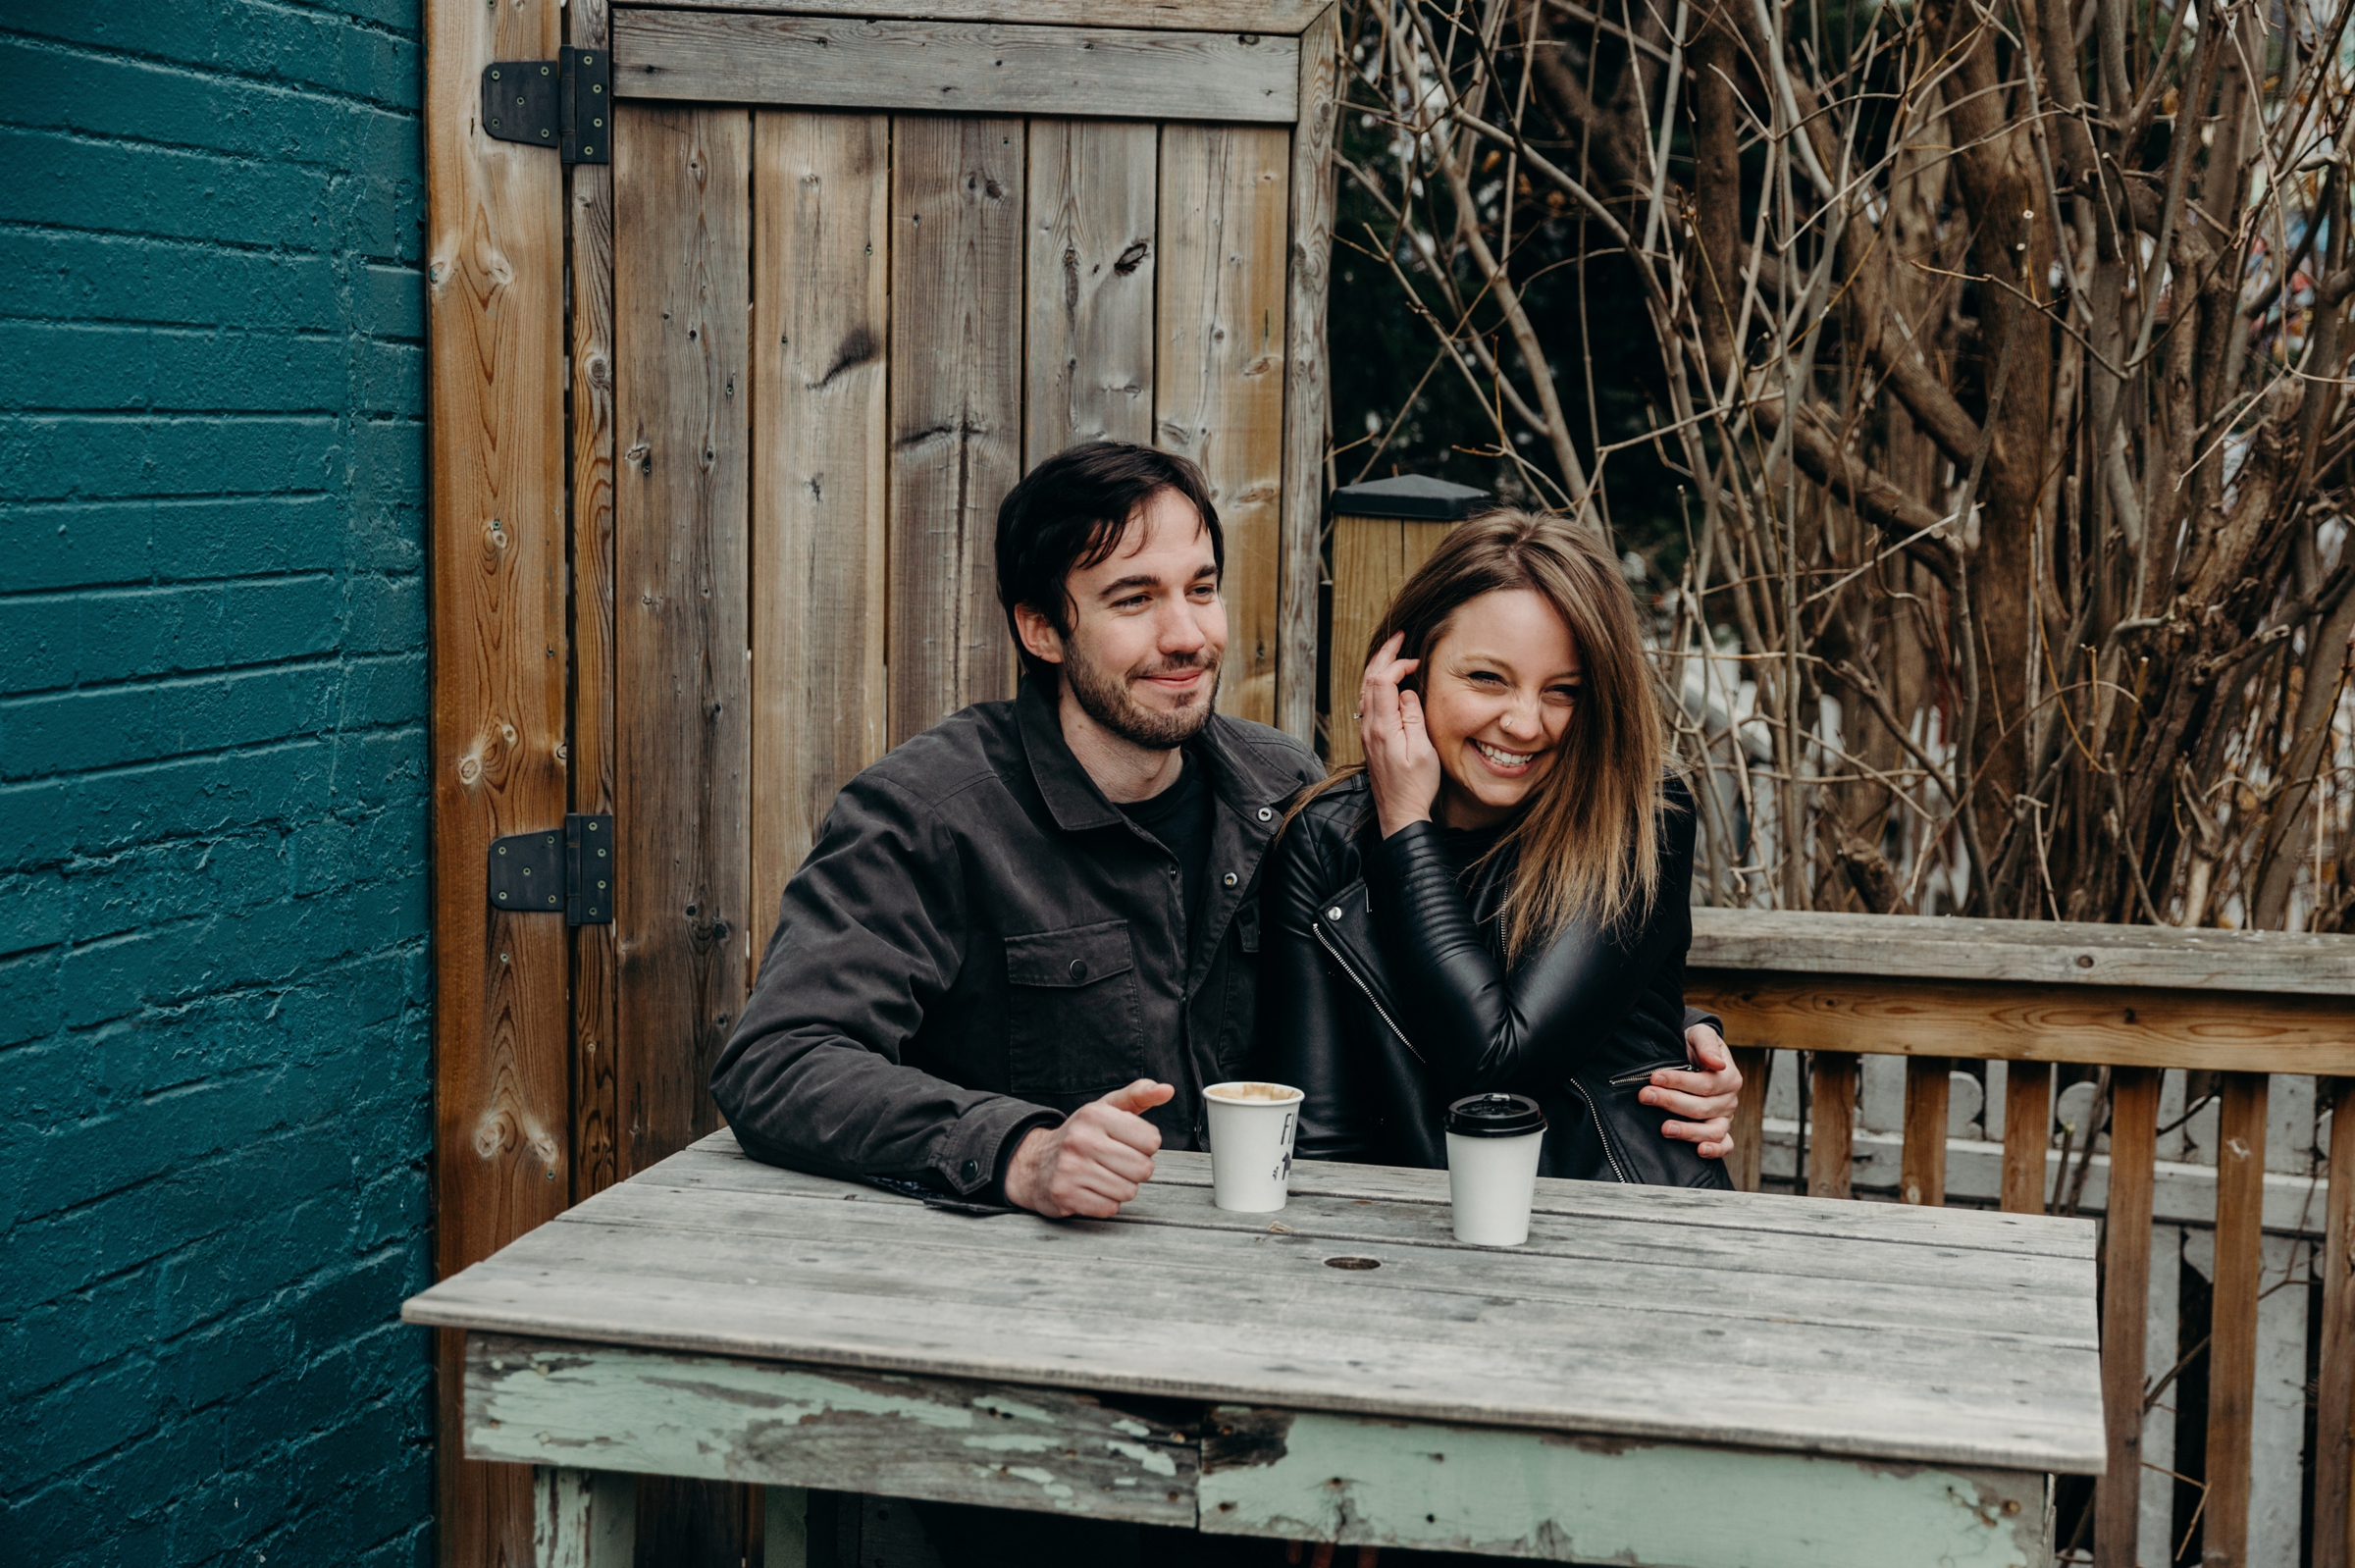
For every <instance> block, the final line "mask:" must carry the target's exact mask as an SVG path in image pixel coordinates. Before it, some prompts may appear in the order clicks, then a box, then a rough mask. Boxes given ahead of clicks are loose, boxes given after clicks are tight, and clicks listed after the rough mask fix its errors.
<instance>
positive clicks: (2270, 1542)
mask: <svg viewBox="0 0 2355 1568" xmlns="http://www.w3.org/2000/svg"><path fill="white" fill-rule="evenodd" d="M2313 1248H2314V1244H2313V1243H2312V1242H2310V1241H2305V1240H2300V1239H2293V1238H2291V1237H2289V1236H2267V1237H2266V1238H2265V1241H2264V1258H2265V1275H2264V1283H2263V1284H2262V1285H2261V1286H2260V1292H2261V1293H2260V1295H2259V1297H2258V1301H2257V1380H2256V1385H2255V1388H2254V1399H2253V1403H2252V1408H2251V1412H2250V1420H2249V1549H2248V1555H2247V1556H2246V1557H2245V1558H2244V1559H2243V1561H2245V1562H2247V1563H2249V1564H2251V1565H2252V1568H2254V1565H2256V1564H2259V1563H2276V1562H2277V1563H2289V1564H2294V1563H2296V1562H2297V1560H2298V1533H2299V1518H2298V1516H2299V1511H2300V1507H2301V1501H2302V1499H2301V1497H2300V1492H2301V1490H2302V1488H2301V1486H2300V1483H2301V1481H2302V1480H2303V1472H2304V1459H2305V1447H2306V1316H2307V1310H2308V1308H2309V1306H2310V1305H2311V1299H2310V1291H2309V1288H2308V1285H2307V1281H2308V1279H2309V1278H2311V1276H2310V1274H2309V1272H2308V1271H2309V1269H2310V1267H2311V1260H2312V1258H2313Z"/></svg>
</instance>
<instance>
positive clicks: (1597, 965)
mask: <svg viewBox="0 0 2355 1568" xmlns="http://www.w3.org/2000/svg"><path fill="white" fill-rule="evenodd" d="M1666 796H1667V806H1666V809H1665V810H1662V811H1661V812H1660V817H1659V829H1660V831H1659V843H1660V882H1659V895H1658V897H1657V898H1656V899H1655V900H1654V901H1653V906H1652V910H1651V913H1650V915H1649V916H1648V918H1647V919H1646V920H1645V922H1644V924H1643V925H1642V926H1641V927H1640V928H1639V929H1637V930H1635V931H1632V932H1627V933H1623V934H1622V935H1620V936H1618V937H1616V938H1614V937H1612V936H1609V935H1606V934H1604V933H1602V932H1600V931H1598V930H1597V929H1596V927H1595V926H1594V925H1593V923H1592V922H1589V921H1584V920H1573V921H1572V922H1571V923H1570V924H1569V925H1567V926H1565V927H1564V928H1563V929H1562V930H1561V931H1560V932H1559V933H1558V934H1557V935H1556V936H1555V937H1554V938H1553V940H1552V941H1551V942H1550V943H1548V944H1547V945H1546V946H1545V948H1544V951H1543V952H1539V953H1533V954H1530V955H1528V956H1527V957H1525V958H1524V959H1523V960H1522V962H1521V964H1520V965H1519V967H1516V968H1514V969H1512V970H1511V971H1509V972H1508V971H1507V970H1506V969H1505V967H1504V966H1503V965H1501V964H1499V963H1498V962H1497V960H1496V959H1495V958H1494V957H1493V956H1492V955H1491V953H1490V951H1489V946H1488V943H1487V942H1486V941H1485V940H1484V939H1483V938H1482V935H1481V932H1480V928H1479V925H1478V923H1477V922H1476V921H1475V920H1474V918H1473V915H1472V908H1471V904H1470V901H1469V900H1468V899H1466V897H1465V896H1464V891H1463V889H1462V888H1461V887H1460V886H1459V885H1458V884H1457V882H1456V878H1455V875H1454V872H1453V871H1452V870H1451V869H1450V868H1449V866H1448V863H1447V861H1446V857H1445V855H1444V854H1443V853H1442V851H1441V849H1440V847H1439V833H1438V830H1437V829H1436V828H1434V827H1432V826H1431V825H1430V824H1429V823H1426V822H1417V823H1412V824H1410V825H1409V826H1407V827H1405V828H1403V829H1401V830H1400V831H1398V832H1396V833H1393V834H1391V835H1390V836H1389V837H1388V838H1387V839H1384V840H1383V841H1382V842H1381V843H1380V844H1378V845H1376V846H1375V847H1374V850H1373V852H1372V853H1371V854H1370V855H1369V856H1368V857H1367V864H1366V879H1367V883H1368V891H1369V893H1370V895H1371V899H1372V903H1373V906H1374V910H1375V912H1376V918H1375V921H1374V928H1375V933H1376V939H1377V940H1378V941H1380V942H1381V943H1382V950H1383V958H1384V960H1385V961H1386V962H1387V964H1388V965H1389V966H1390V970H1391V973H1392V975H1393V976H1394V977H1395V981H1396V987H1397V991H1398V997H1399V1005H1400V1006H1401V1007H1402V1008H1403V1009H1404V1010H1405V1011H1406V1013H1407V1015H1408V1018H1407V1020H1406V1021H1407V1027H1408V1028H1409V1029H1410V1030H1412V1031H1413V1033H1414V1037H1415V1041H1416V1044H1417V1045H1418V1046H1419V1047H1420V1048H1421V1049H1422V1051H1423V1054H1424V1057H1425V1060H1426V1061H1427V1062H1428V1063H1429V1065H1430V1070H1431V1072H1432V1074H1433V1076H1434V1078H1435V1080H1437V1081H1438V1083H1439V1085H1440V1086H1442V1087H1443V1089H1444V1092H1445V1093H1446V1094H1447V1095H1449V1096H1451V1097H1452V1096H1455V1095H1461V1094H1478V1093H1482V1092H1485V1091H1488V1090H1491V1089H1498V1088H1503V1087H1506V1086H1508V1085H1512V1084H1519V1083H1528V1082H1534V1081H1558V1080H1559V1079H1561V1078H1562V1077H1564V1076H1565V1075H1567V1074H1568V1073H1569V1072H1571V1071H1577V1070H1580V1069H1582V1068H1594V1067H1596V1066H1598V1065H1601V1064H1598V1063H1596V1062H1595V1061H1592V1060H1590V1059H1589V1053H1590V1052H1591V1051H1592V1050H1594V1049H1595V1048H1597V1047H1600V1046H1602V1045H1603V1044H1604V1042H1605V1041H1607V1040H1608V1039H1609V1037H1610V1036H1611V1034H1612V1033H1613V1031H1614V1030H1615V1029H1617V1027H1618V1025H1619V1023H1620V1021H1621V1020H1622V1019H1625V1018H1626V1016H1627V1014H1628V1013H1629V1011H1630V1010H1631V1009H1632V1008H1634V1007H1635V1005H1636V1004H1637V1002H1638V1001H1639V1000H1640V999H1641V998H1642V997H1643V996H1644V994H1645V992H1646V991H1647V990H1648V989H1649V988H1651V987H1652V986H1653V984H1654V983H1655V982H1656V981H1659V980H1660V979H1662V978H1663V976H1664V971H1675V972H1677V973H1678V974H1680V975H1681V969H1682V965H1683V959H1684V953H1685V950H1686V948H1687V947H1689V946H1690V945H1691V942H1692V930H1693V920H1692V911H1691V906H1690V899H1691V891H1690V890H1691V885H1692V874H1693V870H1692V868H1693V812H1692V809H1691V807H1690V805H1689V804H1688V803H1689V800H1690V797H1689V796H1688V795H1687V794H1686V792H1685V790H1684V786H1683V784H1682V783H1681V782H1680V781H1677V780H1674V779H1671V780H1670V781H1669V784H1668V786H1667V790H1666ZM1677 984H1678V987H1679V989H1680V991H1681V985H1682V982H1681V978H1680V979H1679V980H1678V981H1677ZM1678 1051H1679V1054H1681V1053H1682V1046H1681V1043H1680V1045H1679V1047H1678ZM1632 1065H1641V1064H1632ZM1612 1066H1613V1068H1614V1070H1616V1068H1617V1067H1618V1066H1622V1065H1621V1064H1613V1065H1612Z"/></svg>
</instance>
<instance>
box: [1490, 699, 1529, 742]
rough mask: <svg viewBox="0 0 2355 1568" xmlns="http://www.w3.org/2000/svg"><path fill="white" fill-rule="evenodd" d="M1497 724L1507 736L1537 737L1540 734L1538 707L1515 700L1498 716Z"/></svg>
mask: <svg viewBox="0 0 2355 1568" xmlns="http://www.w3.org/2000/svg"><path fill="white" fill-rule="evenodd" d="M1496 723H1497V727H1498V728H1500V729H1502V730H1503V731H1504V732H1505V733H1506V734H1507V735H1535V734H1537V733H1538V707H1537V705H1536V704H1535V703H1531V702H1526V701H1523V700H1522V699H1520V698H1515V699H1514V700H1513V701H1512V702H1511V703H1510V704H1508V705H1507V706H1506V707H1505V709H1504V712H1503V713H1502V714H1500V715H1498V717H1497V720H1496Z"/></svg>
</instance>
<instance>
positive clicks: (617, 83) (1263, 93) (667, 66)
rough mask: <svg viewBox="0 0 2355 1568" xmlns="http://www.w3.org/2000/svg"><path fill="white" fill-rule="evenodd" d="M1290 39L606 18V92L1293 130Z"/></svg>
mask: <svg viewBox="0 0 2355 1568" xmlns="http://www.w3.org/2000/svg"><path fill="white" fill-rule="evenodd" d="M1299 72H1300V43H1299V40H1298V39H1296V38H1288V37H1281V36H1275V35H1261V34H1256V33H1234V32H1172V31H1165V30H1155V29H1150V28H1120V27H1103V26H1091V27H1041V26H1024V25H1020V24H1013V23H996V22H986V23H964V22H935V21H891V20H858V19H854V18H848V17H807V16H805V17H795V16H776V15H764V14H758V13H752V12H733V13H730V12H718V11H665V10H657V9H652V8H648V7H643V6H620V7H616V8H615V10H614V12H613V94H614V96H615V97H616V98H619V99H625V100H626V99H632V98H665V99H673V100H684V101H689V102H697V103H733V104H754V105H759V106H762V107H769V108H799V109H861V110H866V111H869V112H873V111H879V110H919V111H930V112H933V113H937V114H961V115H1025V114H1038V115H1059V116H1064V117H1073V116H1088V117H1100V118H1107V119H1116V120H1178V121H1191V120H1210V121H1229V122H1232V121H1241V122H1252V123H1261V124H1274V125H1289V124H1291V122H1292V120H1293V118H1294V116H1295V114H1296V113H1297V102H1298V97H1299V89H1300V82H1299Z"/></svg>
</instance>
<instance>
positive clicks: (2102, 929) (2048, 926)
mask: <svg viewBox="0 0 2355 1568" xmlns="http://www.w3.org/2000/svg"><path fill="white" fill-rule="evenodd" d="M1690 962H1691V964H1692V966H1693V967H1695V968H1701V969H1737V970H1750V969H1759V970H1784V971H1787V972H1790V973H1794V974H1814V975H1836V974H1850V975H1865V976H1877V975H1888V974H1899V975H1905V976H1907V977H1908V978H1910V979H1921V980H1941V979H1943V980H2016V981H2022V982H2032V983H2037V984H2045V985H2067V986H2079V985H2083V986H2158V987H2163V988H2168V989H2181V990H2205V991H2237V992H2245V993H2249V994H2253V995H2276V994H2290V995H2300V996H2322V997H2334V998H2337V999H2338V1002H2339V1004H2340V1006H2342V1007H2344V1006H2345V1005H2346V1001H2347V998H2348V997H2350V996H2355V936H2336V935H2320V936H2317V935H2308V934H2305V933H2301V932H2290V931H2222V930H2215V929H2211V928H2200V929H2196V930H2179V929H2176V928H2174V927H2172V926H2157V925H2087V924H2081V923H2079V924H2066V923H2048V922H2046V921H2042V920H1962V919H1953V918H1950V917H1948V916H1945V915H1815V914H1806V913H1799V912H1784V911H1774V910H1710V909H1697V910H1695V911H1694V912H1693V954H1692V958H1691V961H1690ZM1954 1054H1955V1055H1961V1056H1967V1055H1970V1054H1971V1053H1969V1052H1956V1053H1954Z"/></svg>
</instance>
